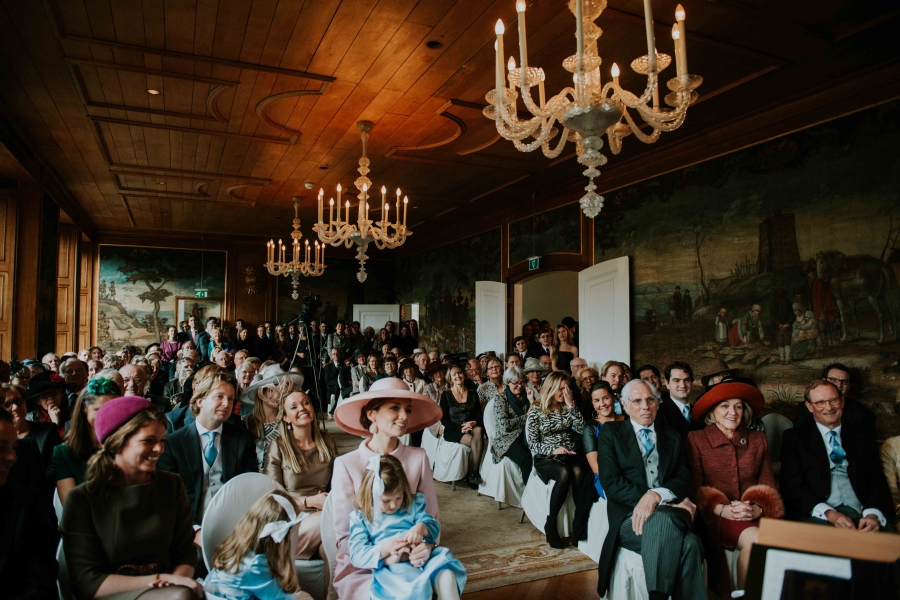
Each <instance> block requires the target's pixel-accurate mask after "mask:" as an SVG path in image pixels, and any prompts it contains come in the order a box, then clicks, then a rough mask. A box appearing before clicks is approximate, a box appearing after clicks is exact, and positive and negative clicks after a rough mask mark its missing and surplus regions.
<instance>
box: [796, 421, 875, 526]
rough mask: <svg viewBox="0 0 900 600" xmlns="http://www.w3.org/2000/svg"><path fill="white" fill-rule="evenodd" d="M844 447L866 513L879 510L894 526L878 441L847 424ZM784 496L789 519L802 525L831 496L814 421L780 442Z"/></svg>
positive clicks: (825, 460) (825, 450) (825, 452)
mask: <svg viewBox="0 0 900 600" xmlns="http://www.w3.org/2000/svg"><path fill="white" fill-rule="evenodd" d="M841 446H842V447H843V448H844V450H845V451H846V452H847V475H848V476H849V477H850V484H851V485H852V486H853V491H854V492H855V493H856V497H857V498H859V501H860V502H861V503H862V505H863V509H867V508H877V509H878V510H880V511H881V513H882V514H883V515H884V516H885V518H886V519H887V520H888V523H890V522H891V515H892V514H893V503H892V501H891V492H890V490H889V489H888V484H887V479H885V477H884V472H883V471H882V470H881V460H880V459H879V456H878V447H877V446H876V444H875V438H874V437H869V436H868V434H867V433H866V432H864V431H861V430H860V429H858V428H854V427H852V426H851V425H850V424H848V423H844V424H843V426H842V427H841ZM780 480H781V496H782V498H784V506H785V509H786V512H787V518H789V519H793V520H796V521H802V520H804V519H807V518H809V517H810V516H811V514H812V511H813V508H815V506H816V505H817V504H819V503H820V502H825V501H826V500H827V499H828V496H829V495H830V494H831V466H830V464H829V461H828V448H827V446H826V445H825V440H824V439H823V438H822V434H821V433H819V428H818V427H816V423H815V421H813V422H811V423H807V424H805V425H800V426H797V427H794V428H793V429H788V430H787V431H785V432H784V435H783V437H782V440H781V476H780Z"/></svg>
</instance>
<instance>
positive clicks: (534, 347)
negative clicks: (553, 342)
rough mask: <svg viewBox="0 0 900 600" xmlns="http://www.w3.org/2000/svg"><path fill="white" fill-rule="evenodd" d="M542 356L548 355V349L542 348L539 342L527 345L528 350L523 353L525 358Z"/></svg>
mask: <svg viewBox="0 0 900 600" xmlns="http://www.w3.org/2000/svg"><path fill="white" fill-rule="evenodd" d="M542 356H550V351H549V350H544V347H543V346H541V345H540V344H529V345H528V352H526V353H525V358H540V357H542Z"/></svg>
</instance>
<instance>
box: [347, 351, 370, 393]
mask: <svg viewBox="0 0 900 600" xmlns="http://www.w3.org/2000/svg"><path fill="white" fill-rule="evenodd" d="M350 365H351V366H350V381H351V382H353V391H352V392H351V394H358V393H360V392H361V391H362V390H360V389H359V386H360V383H359V382H360V380H361V379H362V377H363V375H364V374H365V372H366V371H367V370H368V368H369V367H368V365H367V364H366V355H365V354H363V351H362V350H359V349H357V350H354V351H353V354H351V355H350Z"/></svg>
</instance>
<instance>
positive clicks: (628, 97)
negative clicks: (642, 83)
mask: <svg viewBox="0 0 900 600" xmlns="http://www.w3.org/2000/svg"><path fill="white" fill-rule="evenodd" d="M656 79H657V77H656V74H655V73H651V74H649V75H647V88H646V89H645V90H644V93H643V94H641V96H640V97H638V96H635V95H634V94H632V93H631V92H629V91H628V90H626V89H625V88H623V87H622V86H620V85H617V84H616V83H615V82H613V83H611V84H610V83H608V84H606V85H609V86H611V89H612V90H613V92H615V94H616V99H617V100H618V101H619V102H621V103H622V104H624V105H625V106H627V107H628V108H637V107H638V106H641V105H646V104H647V103H649V102H650V100H651V99H652V98H653V89H654V87H655V86H656ZM632 98H633V99H634V100H632Z"/></svg>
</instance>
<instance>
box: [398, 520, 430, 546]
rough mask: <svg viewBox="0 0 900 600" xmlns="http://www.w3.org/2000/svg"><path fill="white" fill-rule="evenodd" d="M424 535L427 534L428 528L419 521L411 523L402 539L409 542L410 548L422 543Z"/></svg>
mask: <svg viewBox="0 0 900 600" xmlns="http://www.w3.org/2000/svg"><path fill="white" fill-rule="evenodd" d="M426 535H428V528H427V527H425V526H424V525H422V524H421V523H419V524H418V525H413V527H412V528H411V529H410V530H409V531H407V532H406V537H405V538H404V539H405V540H406V542H407V543H408V544H409V546H410V548H415V547H416V546H418V545H419V544H421V543H422V540H424V539H425V536H426Z"/></svg>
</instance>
